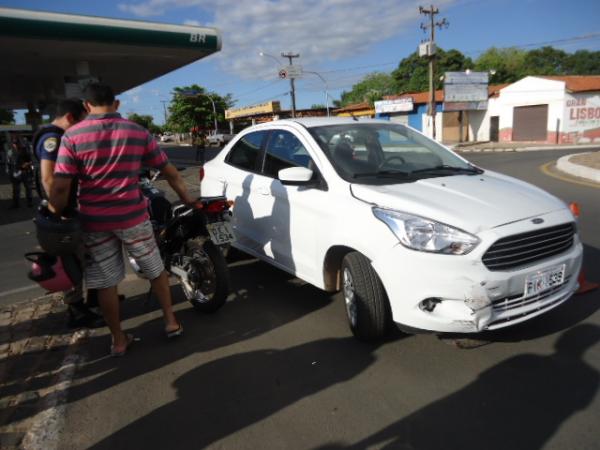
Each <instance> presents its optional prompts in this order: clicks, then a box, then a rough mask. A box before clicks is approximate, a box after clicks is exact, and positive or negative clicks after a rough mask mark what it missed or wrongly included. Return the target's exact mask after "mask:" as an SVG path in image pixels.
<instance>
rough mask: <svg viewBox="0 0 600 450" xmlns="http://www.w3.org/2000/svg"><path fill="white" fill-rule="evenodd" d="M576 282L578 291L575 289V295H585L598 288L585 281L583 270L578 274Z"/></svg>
mask: <svg viewBox="0 0 600 450" xmlns="http://www.w3.org/2000/svg"><path fill="white" fill-rule="evenodd" d="M577 281H578V282H579V289H577V292H575V293H576V294H585V293H587V292H590V291H593V290H594V289H598V288H599V287H600V284H598V283H592V282H591V281H588V280H586V278H585V271H584V270H583V269H581V272H579V278H578V279H577Z"/></svg>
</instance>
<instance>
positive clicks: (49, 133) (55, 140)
mask: <svg viewBox="0 0 600 450" xmlns="http://www.w3.org/2000/svg"><path fill="white" fill-rule="evenodd" d="M63 134H65V130H63V129H62V128H60V127H57V126H55V125H45V126H43V127H41V128H40V129H39V130H38V131H37V133H36V134H35V136H34V137H33V151H34V152H35V156H36V158H37V160H38V161H40V163H41V162H42V161H43V160H46V161H52V162H54V163H56V158H57V157H58V149H59V147H60V140H61V139H62V136H63ZM42 190H43V187H42ZM48 194H49V193H48V192H44V197H45V198H46V199H47V198H48ZM69 207H70V208H74V209H76V208H77V180H74V182H73V184H72V185H71V193H70V195H69Z"/></svg>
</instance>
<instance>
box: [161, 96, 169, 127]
mask: <svg viewBox="0 0 600 450" xmlns="http://www.w3.org/2000/svg"><path fill="white" fill-rule="evenodd" d="M160 102H161V103H162V105H163V113H164V115H165V125H166V124H167V100H161V101H160Z"/></svg>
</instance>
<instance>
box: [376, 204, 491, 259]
mask: <svg viewBox="0 0 600 450" xmlns="http://www.w3.org/2000/svg"><path fill="white" fill-rule="evenodd" d="M373 214H374V215H375V217H377V218H378V219H379V220H381V221H382V222H383V223H385V224H386V225H387V226H388V227H389V229H390V230H391V231H392V233H394V234H395V235H396V237H397V238H398V240H399V241H400V243H401V244H402V245H404V246H405V247H408V248H411V249H413V250H419V251H422V252H432V253H442V254H447V255H466V254H467V253H469V252H470V251H471V250H473V249H474V248H475V247H477V244H479V238H478V237H477V236H473V235H472V234H469V233H467V232H465V231H462V230H459V229H457V228H454V227H451V226H449V225H445V224H443V223H439V222H435V221H433V220H430V219H425V218H423V217H419V216H413V215H412V214H406V213H401V212H398V211H391V210H389V209H382V208H377V207H374V208H373Z"/></svg>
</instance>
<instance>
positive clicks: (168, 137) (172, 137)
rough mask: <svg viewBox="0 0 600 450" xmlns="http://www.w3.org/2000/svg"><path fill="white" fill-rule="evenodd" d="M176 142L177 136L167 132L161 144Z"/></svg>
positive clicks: (162, 136) (161, 138) (161, 139)
mask: <svg viewBox="0 0 600 450" xmlns="http://www.w3.org/2000/svg"><path fill="white" fill-rule="evenodd" d="M174 140H175V135H174V134H173V133H171V132H170V131H165V132H164V133H163V134H162V135H161V136H160V142H173V141H174Z"/></svg>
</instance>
